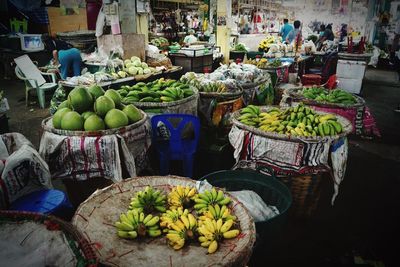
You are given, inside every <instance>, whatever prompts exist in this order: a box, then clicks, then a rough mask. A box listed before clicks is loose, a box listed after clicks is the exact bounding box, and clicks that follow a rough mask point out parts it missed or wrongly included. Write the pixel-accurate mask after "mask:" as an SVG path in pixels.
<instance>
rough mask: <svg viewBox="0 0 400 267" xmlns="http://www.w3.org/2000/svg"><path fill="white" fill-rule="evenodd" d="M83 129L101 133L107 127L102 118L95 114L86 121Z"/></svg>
mask: <svg viewBox="0 0 400 267" xmlns="http://www.w3.org/2000/svg"><path fill="white" fill-rule="evenodd" d="M83 127H84V129H85V131H100V130H104V129H105V128H106V125H105V124H104V121H103V119H102V118H100V117H99V116H97V115H96V114H94V115H92V116H90V117H89V118H87V119H86V121H85V124H84V126H83Z"/></svg>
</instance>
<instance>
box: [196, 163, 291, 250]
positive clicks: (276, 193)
mask: <svg viewBox="0 0 400 267" xmlns="http://www.w3.org/2000/svg"><path fill="white" fill-rule="evenodd" d="M205 179H207V181H208V182H209V183H210V184H212V185H213V186H216V187H220V188H225V189H226V190H227V191H240V190H252V191H254V192H256V193H257V194H258V195H259V196H260V197H261V198H262V199H263V201H264V202H265V203H266V204H267V205H273V206H275V207H277V209H278V210H279V215H277V216H275V217H273V218H271V219H268V220H266V221H263V222H256V223H255V224H256V231H257V239H256V246H260V245H261V244H264V243H265V242H266V241H268V245H269V246H270V245H273V243H274V240H277V239H275V238H279V235H280V233H281V230H282V226H283V225H284V224H285V223H286V219H287V210H288V209H289V208H290V206H291V204H292V195H291V193H290V191H289V189H288V188H287V187H286V186H285V185H284V184H283V183H282V182H280V181H278V180H277V179H275V178H274V177H271V176H267V175H264V174H261V173H259V172H256V171H253V170H247V169H246V170H225V171H217V172H213V173H210V174H207V175H205V176H203V177H202V178H200V180H205ZM265 245H267V243H266V244H265Z"/></svg>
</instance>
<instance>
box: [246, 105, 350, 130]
mask: <svg viewBox="0 0 400 267" xmlns="http://www.w3.org/2000/svg"><path fill="white" fill-rule="evenodd" d="M240 114H241V115H240V117H239V118H238V120H239V121H240V122H241V123H243V124H246V125H248V126H253V127H256V128H258V129H260V130H262V131H265V132H274V133H278V134H285V135H288V136H305V137H308V136H313V137H316V136H321V137H324V136H333V135H337V134H340V133H341V132H342V131H343V126H342V125H341V123H340V122H338V121H337V118H336V116H335V115H334V114H326V115H321V114H317V113H316V112H315V111H314V110H313V109H311V108H309V107H307V106H305V105H303V104H302V103H300V104H299V105H297V106H296V107H291V108H288V109H286V110H280V109H278V108H272V109H270V110H269V111H266V112H261V111H260V108H259V107H258V106H253V105H249V106H247V107H245V108H243V109H242V110H241V111H240Z"/></svg>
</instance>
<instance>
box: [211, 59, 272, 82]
mask: <svg viewBox="0 0 400 267" xmlns="http://www.w3.org/2000/svg"><path fill="white" fill-rule="evenodd" d="M265 75H269V74H267V73H265V72H263V71H262V70H260V69H259V68H257V67H256V66H254V65H251V64H236V63H231V64H229V66H228V65H222V66H220V67H219V68H218V69H216V70H215V71H214V72H213V73H210V74H209V76H208V77H209V79H210V80H213V81H224V80H227V79H233V80H236V82H237V83H239V84H240V85H243V84H246V83H257V82H259V81H262V80H264V79H265Z"/></svg>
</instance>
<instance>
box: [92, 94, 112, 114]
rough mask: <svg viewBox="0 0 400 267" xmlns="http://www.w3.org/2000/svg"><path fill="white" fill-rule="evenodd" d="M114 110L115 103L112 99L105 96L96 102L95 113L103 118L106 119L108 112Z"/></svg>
mask: <svg viewBox="0 0 400 267" xmlns="http://www.w3.org/2000/svg"><path fill="white" fill-rule="evenodd" d="M113 108H115V103H114V101H113V100H112V99H111V98H110V97H108V96H105V95H103V96H100V97H99V98H97V99H96V102H95V103H94V112H96V114H97V115H99V116H100V117H102V118H104V116H105V115H106V114H107V112H108V111H110V110H112V109H113Z"/></svg>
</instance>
